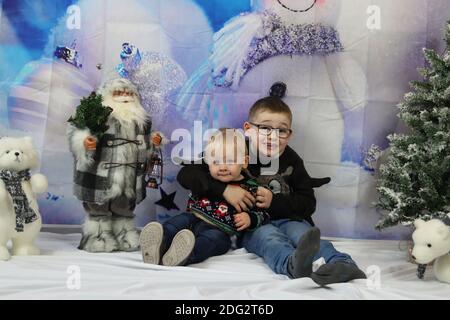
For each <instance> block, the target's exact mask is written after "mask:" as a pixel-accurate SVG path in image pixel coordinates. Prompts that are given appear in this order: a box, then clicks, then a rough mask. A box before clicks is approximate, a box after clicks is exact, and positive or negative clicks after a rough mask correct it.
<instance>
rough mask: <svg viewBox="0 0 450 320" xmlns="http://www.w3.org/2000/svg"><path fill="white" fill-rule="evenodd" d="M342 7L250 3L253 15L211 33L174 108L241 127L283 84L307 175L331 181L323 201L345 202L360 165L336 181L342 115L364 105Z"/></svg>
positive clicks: (285, 0) (315, 1) (271, 0)
mask: <svg viewBox="0 0 450 320" xmlns="http://www.w3.org/2000/svg"><path fill="white" fill-rule="evenodd" d="M340 7H341V4H340V1H331V0H328V1H326V0H325V1H324V0H255V1H252V10H253V11H252V12H251V13H247V14H242V15H240V16H237V17H235V18H233V19H231V20H230V21H228V22H227V23H226V24H225V25H224V27H223V28H222V29H221V30H219V31H217V32H216V33H215V34H214V43H213V48H212V54H211V56H210V57H209V58H208V60H207V61H206V62H205V63H204V64H203V65H202V66H201V67H200V68H199V70H197V72H195V73H194V74H193V75H192V76H191V77H190V79H189V80H188V81H187V83H186V84H185V86H184V87H183V89H182V90H181V92H180V95H179V98H178V101H177V106H178V108H179V109H180V111H182V112H184V114H185V115H186V118H188V119H203V120H204V121H209V124H210V125H212V126H214V127H216V126H218V127H221V126H237V127H240V126H241V125H242V120H243V119H246V117H247V113H248V108H249V107H250V106H251V105H252V104H253V102H254V101H256V100H257V99H259V98H261V97H262V96H266V95H267V94H268V91H269V88H270V87H271V86H272V84H273V83H275V82H279V81H280V82H283V83H285V84H286V85H287V92H286V97H285V98H284V99H283V100H284V101H285V102H286V103H287V104H288V105H289V106H290V107H291V109H292V113H293V124H292V127H293V129H294V131H295V136H294V137H293V138H292V140H291V145H292V147H293V148H294V149H295V150H296V151H298V152H299V153H300V154H302V157H303V159H304V160H305V163H306V165H307V169H308V172H309V173H310V174H311V175H312V176H329V177H331V181H332V184H335V185H336V188H335V189H336V190H333V191H326V189H324V190H323V191H325V192H323V191H321V192H322V193H323V194H322V195H321V199H323V200H325V201H327V202H328V203H330V204H332V205H333V206H338V207H349V206H354V205H355V203H354V201H353V198H354V197H355V195H354V193H355V192H357V185H358V181H359V180H360V178H358V177H360V176H361V174H362V173H361V172H360V171H362V170H357V169H355V170H356V171H357V172H356V173H355V174H353V176H355V177H356V178H355V181H351V182H350V183H349V182H348V181H344V182H340V181H339V180H342V179H344V180H345V179H348V176H349V175H348V174H343V173H341V172H340V170H345V168H344V166H343V164H342V163H341V161H342V153H341V149H342V145H343V141H344V130H345V128H344V116H345V113H347V112H351V111H353V110H356V109H358V108H362V107H364V97H365V93H366V92H365V90H366V83H367V81H366V77H365V74H364V72H363V70H362V68H361V67H360V66H359V64H358V63H357V61H356V60H355V59H354V58H353V57H352V56H351V54H349V52H347V51H346V50H345V44H342V43H341V40H340V38H339V33H338V31H337V30H336V25H337V22H338V18H339V16H340ZM211 70H212V72H211ZM205 88H207V89H205ZM200 93H203V94H200ZM205 93H206V94H205ZM210 97H213V98H212V99H211V98H210ZM355 166H357V165H355ZM358 168H359V167H358ZM352 170H353V169H352ZM344 176H345V177H344ZM343 177H344V178H343ZM358 179H359V180H358ZM350 185H351V189H349V188H348V186H350ZM344 189H345V190H344ZM341 191H342V192H341Z"/></svg>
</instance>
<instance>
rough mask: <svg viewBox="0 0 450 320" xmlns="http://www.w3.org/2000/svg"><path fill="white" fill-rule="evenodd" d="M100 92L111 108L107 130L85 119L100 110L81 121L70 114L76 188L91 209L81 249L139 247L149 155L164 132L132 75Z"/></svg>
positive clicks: (70, 143)
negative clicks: (138, 212)
mask: <svg viewBox="0 0 450 320" xmlns="http://www.w3.org/2000/svg"><path fill="white" fill-rule="evenodd" d="M98 93H99V94H100V95H101V97H102V98H103V102H102V105H103V106H105V107H109V108H111V109H108V110H109V112H110V113H106V117H104V121H105V123H104V124H103V125H104V126H103V127H104V128H105V129H106V130H105V131H104V132H102V133H101V134H98V132H94V130H93V129H92V127H91V128H89V127H88V126H86V127H83V126H82V125H80V123H83V121H85V119H86V118H89V117H91V118H92V117H93V116H94V117H95V116H96V115H91V114H89V108H88V109H87V111H84V112H85V114H83V116H82V117H79V118H80V119H82V121H81V122H76V121H73V118H71V119H70V120H69V121H70V124H69V126H68V138H69V146H70V150H71V152H72V153H73V155H74V159H75V170H74V194H75V196H76V197H77V198H78V199H79V200H80V201H82V204H83V208H84V210H85V211H86V218H85V222H84V225H83V234H82V239H81V242H80V245H79V249H82V250H86V251H89V252H112V251H118V250H120V251H134V250H137V249H138V246H139V232H138V230H137V229H136V226H135V221H134V209H135V207H136V205H137V204H139V203H140V202H141V201H142V200H143V199H144V198H145V195H146V182H145V173H146V168H147V165H148V160H149V159H150V158H151V154H152V151H153V149H154V146H159V145H160V143H161V140H162V135H161V134H160V133H156V132H155V133H153V134H152V133H151V120H150V118H149V116H148V115H147V113H146V112H145V110H144V108H143V107H142V106H141V102H140V96H139V93H138V90H137V88H136V87H135V85H133V84H132V83H131V82H130V81H129V80H127V79H123V78H119V79H113V80H110V81H108V82H107V83H105V85H104V86H103V87H102V88H101V89H100V90H99V92H98ZM93 110H94V111H92V112H97V113H98V112H99V111H98V110H99V109H95V108H93ZM86 113H87V114H86ZM91 122H92V121H91Z"/></svg>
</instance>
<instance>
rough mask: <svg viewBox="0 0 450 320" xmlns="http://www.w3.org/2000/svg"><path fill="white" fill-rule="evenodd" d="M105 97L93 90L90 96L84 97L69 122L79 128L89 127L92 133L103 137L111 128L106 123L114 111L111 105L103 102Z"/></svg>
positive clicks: (99, 137)
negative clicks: (104, 104)
mask: <svg viewBox="0 0 450 320" xmlns="http://www.w3.org/2000/svg"><path fill="white" fill-rule="evenodd" d="M102 101H103V97H102V96H101V95H100V94H97V93H95V92H92V93H91V94H90V95H89V96H88V97H84V98H82V99H81V101H80V105H79V106H78V107H77V110H76V113H75V116H74V117H70V118H69V120H68V122H70V123H72V124H73V125H74V126H75V127H77V128H79V129H85V128H88V129H89V130H90V131H91V134H92V135H94V136H96V137H97V138H98V139H101V137H102V136H103V134H104V133H105V132H106V131H107V130H108V129H109V126H108V125H107V124H106V123H107V121H108V117H109V115H110V114H111V112H112V111H113V109H111V108H110V107H105V106H103V104H102Z"/></svg>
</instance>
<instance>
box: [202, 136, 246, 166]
mask: <svg viewBox="0 0 450 320" xmlns="http://www.w3.org/2000/svg"><path fill="white" fill-rule="evenodd" d="M247 155H248V150H247V145H246V143H245V137H244V134H243V133H242V132H241V131H239V130H237V129H233V128H220V129H218V130H217V131H216V132H215V133H214V134H213V135H211V137H210V139H209V141H208V143H207V145H206V147H205V160H206V161H207V162H208V161H209V160H210V159H220V160H221V161H225V162H228V161H233V162H234V163H239V164H243V163H244V162H245V158H246V156H247Z"/></svg>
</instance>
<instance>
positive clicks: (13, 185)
mask: <svg viewBox="0 0 450 320" xmlns="http://www.w3.org/2000/svg"><path fill="white" fill-rule="evenodd" d="M0 179H2V180H3V182H4V183H5V186H6V190H7V191H8V192H9V194H10V195H11V198H12V200H13V206H14V211H15V213H16V231H17V232H23V230H24V224H26V223H31V222H33V221H35V220H37V218H38V216H37V214H36V213H35V212H34V211H33V209H31V208H30V205H29V203H28V199H27V196H26V195H25V192H24V191H23V189H22V180H26V181H27V180H30V171H29V170H24V171H20V172H15V171H10V170H0Z"/></svg>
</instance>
